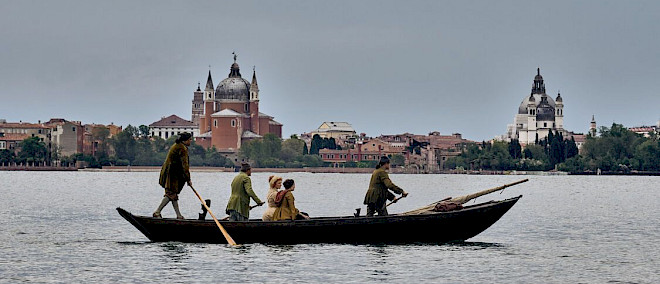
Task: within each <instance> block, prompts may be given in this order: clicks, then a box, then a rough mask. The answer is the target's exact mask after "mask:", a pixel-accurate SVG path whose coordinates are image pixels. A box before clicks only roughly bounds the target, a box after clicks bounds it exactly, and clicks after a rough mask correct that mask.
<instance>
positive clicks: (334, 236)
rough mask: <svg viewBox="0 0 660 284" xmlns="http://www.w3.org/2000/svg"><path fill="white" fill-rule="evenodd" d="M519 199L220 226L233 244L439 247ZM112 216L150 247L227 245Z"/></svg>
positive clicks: (196, 229)
mask: <svg viewBox="0 0 660 284" xmlns="http://www.w3.org/2000/svg"><path fill="white" fill-rule="evenodd" d="M521 197H522V195H521V196H518V197H514V198H511V199H507V200H502V201H491V202H486V203H481V204H477V205H471V206H468V207H465V208H464V209H461V210H457V211H451V212H434V213H432V214H423V215H390V216H375V217H366V216H361V217H353V216H351V217H322V218H312V219H310V220H296V221H269V222H263V221H260V220H250V221H244V222H231V221H220V223H221V224H222V226H223V227H224V228H225V229H226V230H227V232H228V233H229V234H230V235H231V236H232V238H233V239H234V240H235V241H236V242H237V243H239V244H248V243H271V244H300V243H365V244H367V243H369V244H371V243H444V242H451V241H463V240H467V239H469V238H472V237H474V236H476V235H478V234H479V233H481V232H483V231H484V230H486V229H487V228H488V227H490V226H491V225H493V224H494V223H495V222H497V220H499V219H500V218H501V217H502V216H503V215H504V214H505V213H506V212H507V211H508V210H509V209H510V208H511V207H512V206H513V205H514V204H515V203H516V202H517V201H518V200H519V199H520V198H521ZM117 211H118V212H119V214H120V215H121V216H122V217H124V219H126V220H127V221H128V222H130V223H131V224H132V225H133V226H135V227H136V228H137V229H138V230H140V231H141V232H142V233H143V234H144V235H145V236H146V237H147V238H148V239H149V240H151V241H154V242H168V241H179V242H189V243H227V241H226V240H225V238H224V237H223V235H222V233H221V232H220V230H219V229H218V227H217V225H216V224H215V222H214V221H213V220H189V219H186V220H178V219H169V218H152V217H146V216H136V215H133V214H131V213H129V212H128V211H126V210H124V209H122V208H117Z"/></svg>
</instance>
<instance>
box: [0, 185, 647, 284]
mask: <svg viewBox="0 0 660 284" xmlns="http://www.w3.org/2000/svg"><path fill="white" fill-rule="evenodd" d="M268 175H270V174H269V173H255V174H254V175H253V179H252V180H253V187H254V188H255V191H256V193H257V194H258V195H260V197H261V196H264V195H265V193H266V191H267V189H268V186H267V183H266V182H265V181H266V180H267V179H266V178H267V177H268ZM233 176H234V174H233V173H193V180H194V181H195V185H196V188H197V189H198V190H200V191H201V192H200V194H202V195H203V196H204V197H206V198H210V199H213V200H214V206H215V207H216V208H222V206H223V205H224V204H223V203H224V202H226V200H227V198H228V196H229V190H228V189H229V184H230V182H231V179H232V178H233ZM285 176H286V178H293V179H295V180H296V183H297V184H298V185H299V187H300V188H304V189H305V190H302V191H300V192H298V191H296V192H298V193H296V205H297V206H299V207H300V208H304V209H305V210H306V211H308V212H309V213H310V214H312V215H314V216H338V215H346V216H348V215H352V213H353V212H354V209H355V208H356V207H357V206H361V204H362V201H363V198H364V190H365V187H366V184H368V179H369V175H357V174H356V175H353V174H346V175H336V174H307V173H290V174H285ZM391 178H392V179H393V181H394V182H395V183H396V184H397V185H399V186H401V187H403V188H405V189H406V191H408V192H409V193H410V195H409V196H408V197H407V198H406V199H404V200H402V201H401V202H398V203H397V204H396V207H394V206H393V207H394V208H392V211H391V212H392V213H397V212H403V211H407V210H411V209H414V208H417V207H421V206H424V205H427V204H429V203H430V202H432V201H435V200H439V199H442V198H444V197H447V196H459V195H464V194H466V193H470V192H474V191H476V190H480V189H485V188H492V187H495V186H498V185H502V184H506V183H510V182H513V181H516V180H519V179H520V177H516V176H463V175H392V176H391ZM530 179H531V180H530V181H529V182H528V183H525V184H523V185H519V186H516V187H512V188H508V189H507V190H506V191H505V192H504V193H502V194H495V195H490V196H487V197H482V198H481V200H479V201H480V202H481V201H487V200H491V199H505V198H509V197H513V196H518V195H520V194H523V195H524V196H523V198H522V199H521V200H520V201H519V202H518V203H517V204H516V205H515V206H514V207H513V208H512V209H511V210H510V211H509V212H508V213H507V214H506V215H504V216H503V217H502V218H501V219H500V220H499V221H498V222H497V223H496V224H495V225H493V226H492V227H491V228H489V229H488V230H486V231H485V232H483V233H482V234H480V235H478V236H476V237H474V238H472V239H470V240H468V241H465V242H454V243H443V244H414V243H413V244H395V245H383V244H380V245H378V244H376V245H364V244H363V245H353V244H304V245H266V244H249V245H240V246H236V247H234V246H229V245H223V244H188V243H177V242H172V243H153V242H150V241H148V240H147V238H145V237H144V236H143V235H142V234H141V233H140V232H139V231H138V230H136V229H135V228H134V227H133V226H132V225H130V224H129V223H128V222H126V221H125V220H124V219H123V218H121V217H120V216H119V215H118V214H117V212H116V210H115V208H116V207H117V206H121V207H122V208H126V209H127V210H129V211H133V212H134V213H136V214H138V215H149V214H150V212H151V210H153V208H152V206H155V205H157V204H158V202H159V201H160V199H161V198H162V190H161V189H160V187H159V186H158V185H157V182H156V181H157V180H158V173H157V172H153V173H104V172H79V173H76V172H69V173H55V172H36V173H34V172H33V173H25V172H0V180H3V181H5V183H4V184H3V188H2V190H0V194H3V196H4V198H0V222H1V224H0V276H1V277H0V283H22V282H37V283H44V282H62V283H81V282H93V283H142V282H159V283H167V282H177V283H225V282H226V283H244V282H259V283H282V282H297V283H324V282H333V283H364V282H381V281H387V282H393V283H405V282H410V283H438V282H451V283H463V282H466V281H470V282H481V283H511V282H515V283H576V282H589V283H607V282H612V283H615V282H617V281H619V282H632V283H659V282H660V277H658V270H657V267H660V261H659V260H658V258H657V255H660V248H659V247H658V245H657V243H656V242H657V240H659V239H660V226H658V221H657V220H660V207H659V206H657V200H660V190H657V189H658V187H657V186H654V185H657V184H660V177H603V176H600V177H595V176H594V177H575V176H563V177H530ZM64 180H65V181H66V182H65V183H60V182H55V181H64ZM117 184H121V185H125V186H119V187H118V186H117ZM548 189H552V190H548ZM81 192H84V194H81ZM35 197H38V198H35ZM640 197H643V198H640ZM179 204H180V206H181V210H182V212H183V214H184V215H185V216H196V213H197V212H198V211H199V201H198V200H196V197H195V196H194V195H193V194H192V193H191V192H190V190H189V189H187V188H186V189H184V191H183V192H182V193H181V194H180V202H179ZM621 204H634V205H633V206H622V205H621ZM263 209H264V208H255V210H253V211H254V212H252V214H254V215H255V216H260V215H261V213H263V211H261V210H263ZM170 211H171V210H170ZM170 211H168V210H164V213H165V214H171V212H170ZM166 217H173V216H166Z"/></svg>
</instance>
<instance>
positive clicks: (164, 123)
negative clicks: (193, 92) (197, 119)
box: [149, 114, 196, 127]
mask: <svg viewBox="0 0 660 284" xmlns="http://www.w3.org/2000/svg"><path fill="white" fill-rule="evenodd" d="M149 127H196V125H195V124H194V123H193V122H192V121H189V120H185V119H183V118H180V117H178V116H176V115H174V114H173V115H170V116H168V117H164V118H163V119H161V120H159V121H156V122H154V123H152V124H149Z"/></svg>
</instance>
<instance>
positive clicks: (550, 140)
mask: <svg viewBox="0 0 660 284" xmlns="http://www.w3.org/2000/svg"><path fill="white" fill-rule="evenodd" d="M599 134H600V136H592V135H588V136H587V138H586V141H585V143H584V144H583V145H582V147H583V148H582V153H578V148H577V145H576V143H575V141H574V140H573V139H572V138H571V139H564V137H563V135H562V134H561V133H560V132H554V133H550V134H549V135H548V137H547V138H545V139H542V140H540V141H537V142H536V143H535V144H530V145H527V146H526V147H525V149H524V150H523V149H522V147H521V145H520V143H519V142H518V141H517V140H512V141H511V142H509V143H507V142H500V141H497V142H494V143H493V144H490V143H486V142H482V143H481V144H471V145H468V146H467V148H466V149H465V150H464V151H463V152H462V153H461V154H460V155H459V156H456V157H452V158H449V159H447V161H446V163H445V167H447V168H449V169H472V170H498V171H507V170H536V171H547V170H553V169H557V170H560V171H567V172H571V173H584V172H596V171H597V170H598V169H600V170H602V171H618V172H630V171H633V170H636V171H660V141H658V135H657V134H656V133H653V134H651V137H649V138H647V137H643V136H642V135H639V134H636V133H634V132H632V131H629V130H628V129H626V128H625V127H623V125H621V124H616V123H614V124H612V127H610V128H608V127H601V128H600V129H599Z"/></svg>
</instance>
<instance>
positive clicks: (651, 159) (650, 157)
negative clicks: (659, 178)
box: [634, 139, 660, 171]
mask: <svg viewBox="0 0 660 284" xmlns="http://www.w3.org/2000/svg"><path fill="white" fill-rule="evenodd" d="M634 157H635V158H636V160H638V161H639V166H638V169H639V170H643V171H658V170H660V142H658V141H653V140H650V139H649V140H647V141H644V142H643V143H641V144H640V145H639V146H637V147H636V148H635V154H634Z"/></svg>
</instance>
